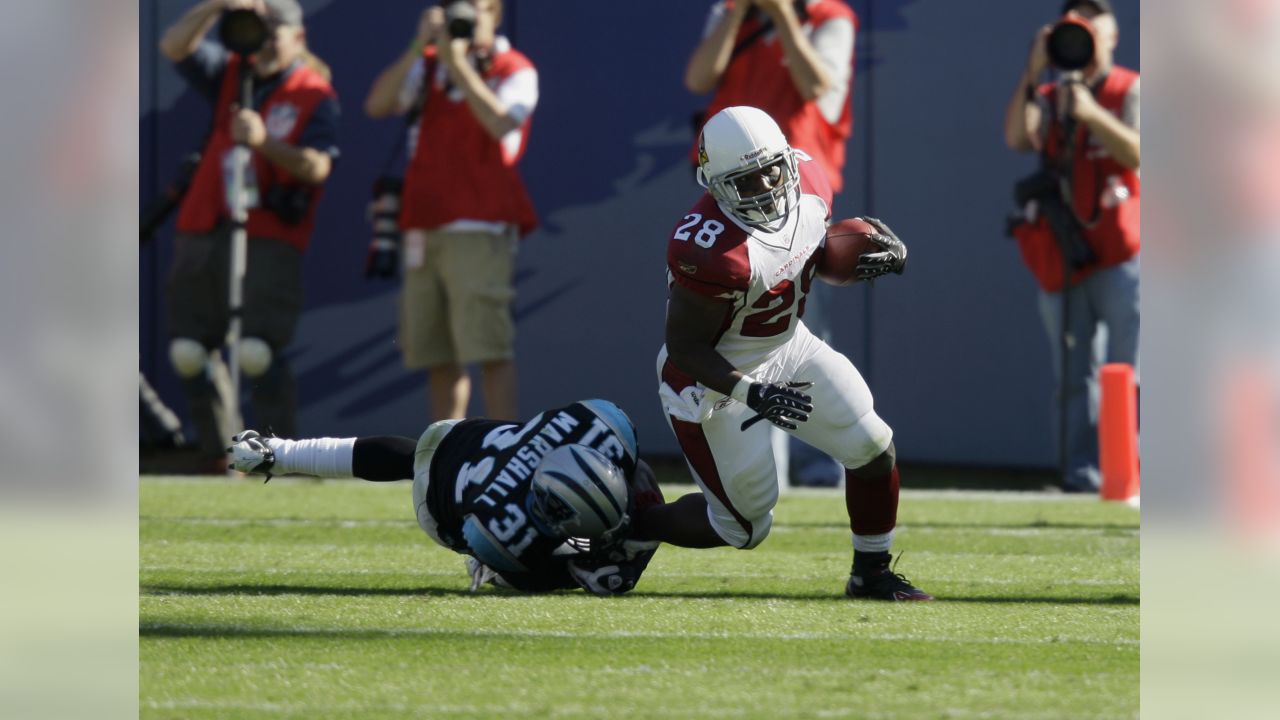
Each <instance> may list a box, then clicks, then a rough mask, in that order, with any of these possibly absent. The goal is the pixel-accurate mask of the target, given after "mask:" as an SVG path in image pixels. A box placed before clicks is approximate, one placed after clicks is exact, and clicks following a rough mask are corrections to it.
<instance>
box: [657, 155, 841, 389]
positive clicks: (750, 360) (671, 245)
mask: <svg viewBox="0 0 1280 720" xmlns="http://www.w3.org/2000/svg"><path fill="white" fill-rule="evenodd" d="M796 160H797V164H798V165H799V175H800V201H799V203H798V204H797V207H796V208H795V209H794V210H793V211H792V212H790V213H788V214H787V217H786V220H785V221H784V222H783V224H782V226H781V227H780V228H778V229H777V230H776V231H769V230H765V229H761V228H753V227H751V226H748V225H744V224H742V223H740V222H738V220H737V219H736V218H734V217H733V216H731V215H729V214H728V213H725V212H724V211H723V210H721V209H720V206H719V205H718V204H717V203H716V200H715V198H713V197H712V196H711V194H710V193H706V194H704V195H703V196H702V198H701V199H700V200H699V201H698V203H697V204H696V205H694V206H693V209H691V210H690V211H689V214H687V215H685V216H684V218H683V219H682V220H681V221H680V223H679V224H678V225H677V226H676V227H675V229H674V230H673V231H672V235H671V240H670V241H669V242H668V244H667V277H668V282H669V284H674V285H680V286H682V287H685V288H688V289H689V290H692V291H693V292H696V293H698V294H700V295H705V296H707V297H712V298H719V299H723V300H727V301H730V302H732V303H733V313H732V315H731V316H730V317H729V320H728V321H727V322H726V324H725V327H724V328H722V329H721V334H720V337H719V339H718V340H717V341H716V346H715V347H716V351H717V352H719V353H720V354H721V355H723V356H724V357H725V359H726V360H728V361H729V362H730V363H732V364H733V366H734V367H736V368H737V369H739V370H741V371H743V372H750V371H752V370H753V369H754V368H756V367H758V366H760V365H761V364H763V363H765V362H766V361H767V360H768V359H769V357H770V354H771V353H772V352H773V351H774V350H776V349H778V348H779V347H781V346H782V345H784V344H785V343H786V342H787V341H788V340H790V339H791V336H792V335H794V334H795V329H796V325H797V324H798V323H799V320H800V318H801V316H803V315H804V300H805V295H807V294H808V292H809V285H810V283H812V282H813V276H814V272H815V265H816V255H815V253H817V252H818V249H819V248H820V247H821V246H822V243H823V240H824V238H825V237H826V234H827V221H828V220H829V219H830V218H831V185H830V183H829V182H828V181H827V177H826V175H825V174H824V171H823V170H822V168H821V167H820V166H819V165H818V163H817V162H815V161H814V160H811V159H810V158H809V157H808V156H807V155H805V154H804V153H802V152H800V151H798V150H797V151H796Z"/></svg>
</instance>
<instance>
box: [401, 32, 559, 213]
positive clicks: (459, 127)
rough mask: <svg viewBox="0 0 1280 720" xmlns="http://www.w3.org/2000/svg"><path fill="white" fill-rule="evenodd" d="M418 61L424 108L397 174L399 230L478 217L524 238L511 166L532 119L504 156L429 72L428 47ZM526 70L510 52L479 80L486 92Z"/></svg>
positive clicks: (529, 205) (522, 204)
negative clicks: (400, 178)
mask: <svg viewBox="0 0 1280 720" xmlns="http://www.w3.org/2000/svg"><path fill="white" fill-rule="evenodd" d="M423 57H424V58H425V62H426V73H425V76H424V78H423V82H425V83H426V84H427V90H426V93H427V94H426V103H425V105H424V106H423V110H422V118H421V119H420V120H419V123H418V141H417V146H416V148H415V149H414V154H413V158H412V159H411V160H410V162H409V167H408V169H407V170H406V171H405V178H404V203H403V208H402V210H401V211H400V226H401V227H403V228H405V229H409V228H422V229H428V230H429V229H432V228H438V227H440V226H442V225H447V224H449V223H451V222H453V221H455V220H463V219H466V220H481V221H488V222H501V223H507V224H510V225H515V226H516V227H518V228H520V233H521V234H522V235H523V234H526V233H528V232H529V231H531V230H533V229H534V228H535V227H536V226H537V224H538V216H537V213H536V211H535V210H534V208H533V202H532V201H531V200H530V199H529V194H528V192H527V191H526V190H525V186H524V181H522V180H521V179H520V174H519V172H518V171H517V170H516V162H517V161H518V160H519V159H520V157H521V156H522V155H524V149H525V145H526V144H527V141H528V137H529V125H530V123H531V121H532V116H530V117H528V118H525V121H524V123H523V125H522V126H521V128H520V133H521V140H520V146H519V148H518V149H517V150H516V152H514V153H507V152H504V150H503V147H502V142H501V141H500V140H499V139H497V138H495V137H493V136H492V135H490V134H489V131H488V130H486V129H485V128H484V126H483V125H481V124H480V121H479V120H477V119H476V117H475V115H474V114H473V113H472V111H471V108H470V107H469V106H468V105H467V102H466V100H465V99H464V98H462V97H459V95H460V93H451V92H450V90H451V89H452V88H451V87H450V86H449V83H448V82H447V80H446V81H445V82H440V81H439V78H438V77H437V75H438V73H437V72H436V67H437V61H436V58H435V48H428V49H427V50H426V51H425V52H424V54H423ZM530 68H533V63H532V62H530V61H529V58H527V57H525V56H524V55H523V54H521V53H520V52H518V51H516V50H513V49H509V48H508V49H505V50H502V51H499V52H497V53H495V54H494V56H493V59H492V62H490V63H489V66H488V67H487V68H484V69H483V72H482V73H481V76H482V77H483V78H484V80H485V82H486V83H488V84H489V85H490V87H492V86H494V85H496V84H498V83H500V82H501V81H502V80H503V79H504V78H507V77H510V76H511V75H513V74H515V73H517V72H519V71H521V70H525V69H530Z"/></svg>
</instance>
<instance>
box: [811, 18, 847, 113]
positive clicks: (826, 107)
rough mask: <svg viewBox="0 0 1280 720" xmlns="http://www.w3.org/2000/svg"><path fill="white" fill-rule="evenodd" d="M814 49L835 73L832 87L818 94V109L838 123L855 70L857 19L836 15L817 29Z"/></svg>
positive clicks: (827, 67) (832, 76)
mask: <svg viewBox="0 0 1280 720" xmlns="http://www.w3.org/2000/svg"><path fill="white" fill-rule="evenodd" d="M812 41H813V49H814V50H816V51H817V53H818V57H819V58H820V59H821V60H822V66H823V67H824V68H826V69H827V72H828V73H830V74H831V89H830V90H828V91H827V92H825V93H823V94H822V97H820V98H818V100H817V103H818V110H819V111H821V112H822V117H823V118H825V119H826V121H827V122H829V123H836V122H838V121H839V120H840V115H841V114H842V113H843V112H844V105H845V103H846V102H848V101H849V78H850V76H851V74H852V73H853V44H854V29H853V22H852V21H850V20H849V19H848V18H842V17H841V18H834V19H831V20H828V21H827V22H825V23H823V24H821V25H819V26H818V27H817V28H815V29H814V31H813V38H812Z"/></svg>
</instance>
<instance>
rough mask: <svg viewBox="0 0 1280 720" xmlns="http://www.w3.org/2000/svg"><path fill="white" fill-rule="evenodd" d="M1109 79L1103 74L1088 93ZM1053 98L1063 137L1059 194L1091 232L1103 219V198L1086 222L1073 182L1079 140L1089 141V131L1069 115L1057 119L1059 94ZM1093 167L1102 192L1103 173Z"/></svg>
mask: <svg viewBox="0 0 1280 720" xmlns="http://www.w3.org/2000/svg"><path fill="white" fill-rule="evenodd" d="M1106 80H1107V76H1106V75H1103V76H1102V77H1101V78H1099V79H1098V80H1097V81H1095V82H1094V84H1093V85H1092V86H1089V92H1090V93H1094V88H1095V87H1101V86H1102V83H1104V82H1106ZM1050 98H1051V100H1050V102H1051V104H1052V107H1051V108H1050V110H1051V112H1052V113H1053V117H1054V119H1055V121H1056V122H1057V124H1058V126H1059V128H1060V130H1061V132H1062V135H1063V140H1062V153H1061V155H1060V156H1059V157H1058V160H1057V162H1055V163H1053V168H1054V172H1055V174H1056V175H1057V176H1058V191H1059V193H1060V194H1061V195H1062V202H1063V204H1065V205H1066V206H1067V208H1068V209H1069V210H1070V211H1071V216H1072V217H1073V218H1074V219H1075V221H1076V222H1077V223H1078V224H1079V225H1080V227H1082V228H1084V229H1085V230H1092V229H1093V228H1095V227H1097V225H1098V220H1099V219H1100V218H1101V217H1102V199H1101V198H1100V197H1095V198H1094V200H1093V212H1091V213H1090V214H1089V218H1088V219H1087V220H1086V219H1085V218H1083V217H1081V216H1080V213H1078V212H1076V203H1075V189H1074V187H1073V186H1072V182H1071V178H1072V175H1073V171H1074V170H1075V161H1076V148H1077V141H1078V140H1079V141H1082V142H1087V138H1088V135H1089V130H1088V128H1087V127H1085V128H1080V127H1079V126H1078V123H1077V121H1076V120H1075V118H1073V117H1071V116H1070V114H1068V115H1067V116H1066V117H1064V118H1063V119H1062V120H1057V117H1058V108H1057V102H1058V100H1057V93H1051V94H1050ZM1081 130H1083V132H1080V131H1081ZM1090 164H1091V165H1093V174H1094V176H1093V185H1094V188H1095V189H1099V192H1100V188H1101V187H1102V170H1101V169H1100V168H1099V167H1098V166H1097V164H1096V163H1090Z"/></svg>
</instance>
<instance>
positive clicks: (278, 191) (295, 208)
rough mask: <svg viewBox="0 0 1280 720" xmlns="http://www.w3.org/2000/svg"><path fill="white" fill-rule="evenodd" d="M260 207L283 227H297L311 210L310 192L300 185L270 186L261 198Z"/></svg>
mask: <svg viewBox="0 0 1280 720" xmlns="http://www.w3.org/2000/svg"><path fill="white" fill-rule="evenodd" d="M262 207H264V208H266V209H267V210H270V211H271V212H272V213H273V214H274V215H275V216H276V217H278V218H280V222H282V223H284V224H285V225H298V224H300V223H302V221H303V220H306V219H307V211H308V210H310V209H311V190H309V189H308V188H305V187H302V186H301V185H279V184H277V185H272V186H271V187H270V188H269V189H268V190H267V193H266V195H265V196H264V197H263V198H262Z"/></svg>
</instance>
